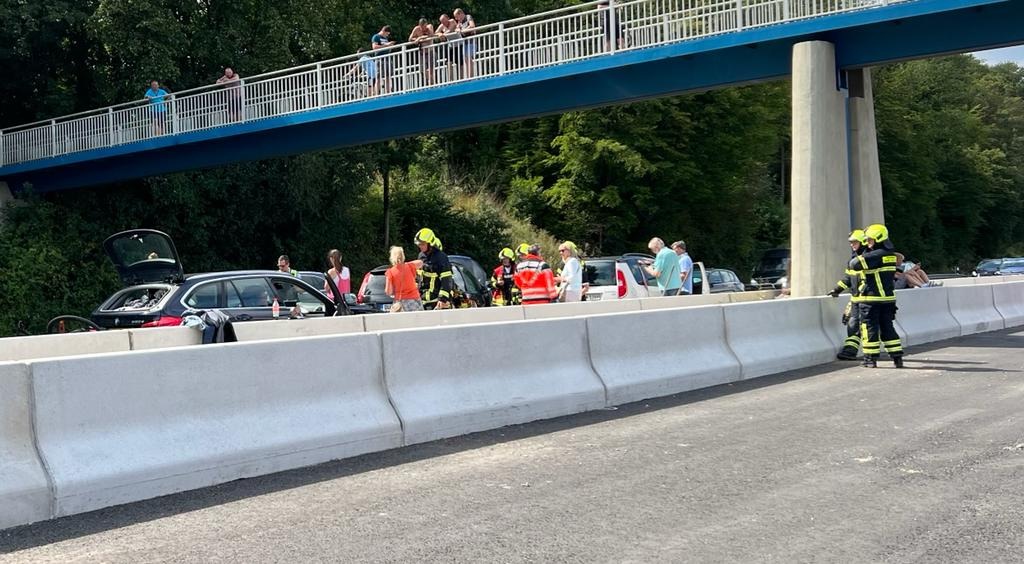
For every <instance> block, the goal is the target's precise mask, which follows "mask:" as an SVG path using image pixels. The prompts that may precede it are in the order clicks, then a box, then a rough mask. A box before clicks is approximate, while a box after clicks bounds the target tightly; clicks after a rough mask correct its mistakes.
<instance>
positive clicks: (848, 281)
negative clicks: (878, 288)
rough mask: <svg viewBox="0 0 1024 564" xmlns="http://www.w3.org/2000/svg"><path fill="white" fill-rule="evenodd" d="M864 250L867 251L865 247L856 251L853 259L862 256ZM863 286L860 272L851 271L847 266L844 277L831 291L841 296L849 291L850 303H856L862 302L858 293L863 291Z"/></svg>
mask: <svg viewBox="0 0 1024 564" xmlns="http://www.w3.org/2000/svg"><path fill="white" fill-rule="evenodd" d="M865 250H867V247H863V246H862V247H861V248H860V249H858V250H857V253H856V254H855V255H854V257H853V258H854V259H856V258H857V257H859V256H860V255H862V254H864V251H865ZM863 286H864V278H863V277H862V276H861V271H859V270H853V269H852V268H850V266H849V265H847V267H846V271H845V275H844V276H843V277H842V278H840V279H839V281H838V282H836V287H835V289H834V290H832V291H833V292H835V293H836V294H842V293H843V292H845V291H847V290H849V292H850V296H851V298H850V301H851V302H854V303H856V302H860V301H862V300H861V298H860V292H861V290H862V289H863Z"/></svg>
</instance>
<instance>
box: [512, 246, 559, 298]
mask: <svg viewBox="0 0 1024 564" xmlns="http://www.w3.org/2000/svg"><path fill="white" fill-rule="evenodd" d="M515 281H516V286H519V291H520V292H522V295H523V305H533V304H548V303H551V302H552V301H554V300H555V299H556V298H557V297H558V290H556V289H555V273H554V272H553V271H552V270H551V266H550V265H548V263H546V262H544V259H542V258H540V257H539V256H537V255H526V256H525V257H523V258H522V260H520V261H519V263H518V264H516V274H515Z"/></svg>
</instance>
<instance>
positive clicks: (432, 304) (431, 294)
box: [413, 228, 454, 309]
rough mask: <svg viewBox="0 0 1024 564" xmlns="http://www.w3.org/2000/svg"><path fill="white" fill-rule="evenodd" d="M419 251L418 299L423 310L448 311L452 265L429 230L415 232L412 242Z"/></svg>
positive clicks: (441, 246)
mask: <svg viewBox="0 0 1024 564" xmlns="http://www.w3.org/2000/svg"><path fill="white" fill-rule="evenodd" d="M413 242H414V243H416V246H417V247H419V249H420V256H419V259H420V260H421V261H423V266H421V267H420V271H419V275H420V297H421V299H422V300H423V309H448V308H450V307H452V303H451V300H452V288H453V285H454V284H453V278H452V264H451V262H449V261H448V255H446V254H444V251H442V250H441V249H442V248H443V245H441V240H440V239H438V238H437V236H436V235H434V232H433V231H431V230H430V229H427V228H423V229H420V230H419V231H417V232H416V237H415V238H414V240H413Z"/></svg>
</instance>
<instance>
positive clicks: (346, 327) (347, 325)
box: [232, 315, 366, 343]
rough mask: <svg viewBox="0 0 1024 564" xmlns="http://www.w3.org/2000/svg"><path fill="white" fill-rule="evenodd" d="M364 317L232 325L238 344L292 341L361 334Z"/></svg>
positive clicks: (354, 316)
mask: <svg viewBox="0 0 1024 564" xmlns="http://www.w3.org/2000/svg"><path fill="white" fill-rule="evenodd" d="M364 317H366V316H365V315H343V316H338V317H314V318H308V319H277V320H272V321H246V322H245V323H232V328H233V329H234V330H235V336H236V337H238V340H239V341H240V342H243V343H245V342H249V341H269V340H274V339H292V338H295V337H321V336H325V335H347V334H350V333H362V332H363V330H364V327H363V318H364Z"/></svg>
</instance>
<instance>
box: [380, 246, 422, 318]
mask: <svg viewBox="0 0 1024 564" xmlns="http://www.w3.org/2000/svg"><path fill="white" fill-rule="evenodd" d="M421 265H422V261H418V260H414V261H410V262H405V251H404V250H403V249H402V247H391V268H389V269H388V270H387V272H385V273H384V277H385V278H386V282H385V284H384V293H386V294H387V295H389V296H391V297H392V298H394V300H395V304H394V305H392V306H391V307H392V309H391V311H392V313H394V312H397V311H423V303H422V302H420V287H419V284H417V283H416V271H417V270H419V268H420V266H421ZM396 306H398V308H397V309H396Z"/></svg>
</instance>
